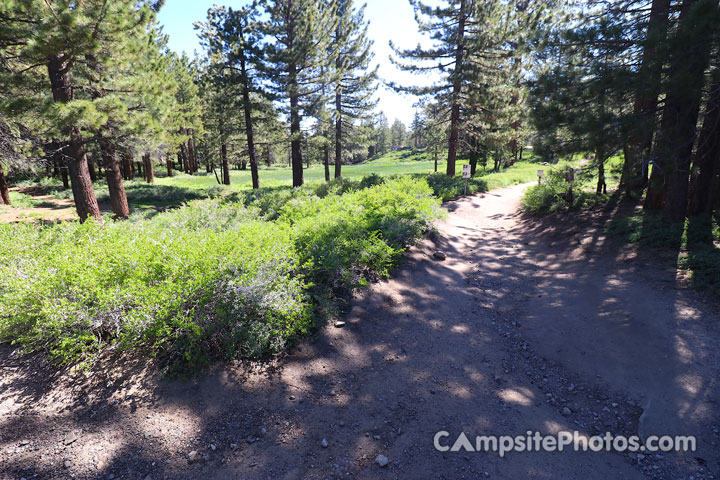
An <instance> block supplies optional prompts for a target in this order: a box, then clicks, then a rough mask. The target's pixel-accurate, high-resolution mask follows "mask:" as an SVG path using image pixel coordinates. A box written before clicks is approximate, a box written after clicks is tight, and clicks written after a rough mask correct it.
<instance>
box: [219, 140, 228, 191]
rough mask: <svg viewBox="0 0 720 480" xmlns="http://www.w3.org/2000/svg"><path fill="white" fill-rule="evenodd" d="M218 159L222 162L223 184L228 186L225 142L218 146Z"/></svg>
mask: <svg viewBox="0 0 720 480" xmlns="http://www.w3.org/2000/svg"><path fill="white" fill-rule="evenodd" d="M220 159H221V161H222V177H223V178H222V180H223V184H225V185H230V164H229V163H228V158H227V145H226V144H225V142H223V143H222V145H220Z"/></svg>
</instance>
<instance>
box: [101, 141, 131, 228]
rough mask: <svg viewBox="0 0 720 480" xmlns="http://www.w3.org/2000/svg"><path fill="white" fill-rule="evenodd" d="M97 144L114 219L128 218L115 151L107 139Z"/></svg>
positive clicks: (128, 210) (126, 202)
mask: <svg viewBox="0 0 720 480" xmlns="http://www.w3.org/2000/svg"><path fill="white" fill-rule="evenodd" d="M99 144H100V154H101V155H102V158H103V163H104V164H105V179H106V180H107V185H108V191H109V193H110V203H111V204H112V209H113V212H114V213H115V218H127V217H129V216H130V206H129V205H128V200H127V194H126V193H125V186H124V185H123V178H122V172H121V171H120V161H119V159H118V153H117V149H116V148H115V145H114V144H113V142H112V141H110V140H109V139H107V138H103V139H101V140H100V142H99Z"/></svg>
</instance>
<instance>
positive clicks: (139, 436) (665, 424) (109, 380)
mask: <svg viewBox="0 0 720 480" xmlns="http://www.w3.org/2000/svg"><path fill="white" fill-rule="evenodd" d="M524 188H525V186H523V185H519V186H512V187H508V188H504V189H501V190H494V191H491V192H489V193H485V194H478V195H475V196H470V197H466V198H462V199H459V200H457V201H454V202H449V203H447V204H446V205H445V206H446V208H448V210H449V211H450V215H449V217H448V219H447V220H446V221H443V222H439V223H438V224H437V234H436V235H433V238H432V239H426V240H424V241H422V242H420V243H419V244H418V245H417V246H415V247H413V248H411V249H410V250H409V252H408V253H407V255H406V257H407V260H406V262H405V263H404V265H403V266H401V267H400V268H399V269H398V271H397V272H396V273H395V275H393V277H392V278H391V279H390V280H388V281H383V282H379V283H375V284H373V285H371V286H370V287H369V288H368V289H366V290H365V291H363V292H362V293H360V294H359V295H358V296H357V297H356V298H355V299H354V300H353V302H352V308H351V310H350V311H349V313H347V314H346V315H345V316H344V317H343V319H342V320H343V321H344V322H345V323H344V324H336V325H328V326H327V327H326V328H324V329H322V330H321V331H319V332H318V333H317V334H316V335H314V336H313V337H312V338H310V339H308V340H306V341H304V342H302V343H301V344H299V345H298V346H297V347H296V348H295V349H293V351H292V352H291V353H290V354H288V355H287V356H286V357H284V358H280V359H277V360H275V361H274V362H270V363H262V364H258V363H253V364H237V365H230V366H228V365H222V366H216V367H214V368H212V369H210V370H209V371H206V372H204V373H203V374H202V375H201V376H199V377H198V378H195V379H187V380H170V379H167V378H164V377H162V376H161V374H160V373H159V372H158V370H157V369H156V368H155V366H154V365H152V364H149V363H148V362H147V361H145V360H140V359H137V358H136V357H133V356H132V355H131V354H130V353H128V352H125V353H120V352H113V351H109V352H106V353H105V354H104V356H103V357H102V358H101V359H100V360H99V361H98V362H97V363H96V365H95V366H94V367H93V368H92V369H91V370H90V372H88V373H87V374H83V373H82V372H75V373H71V372H56V371H55V370H54V369H53V368H52V367H51V366H49V365H46V364H44V363H43V361H42V359H41V357H31V358H27V357H16V356H14V355H12V353H11V349H10V347H8V346H0V478H2V479H5V478H22V477H24V478H28V479H29V478H33V476H36V477H38V478H58V479H59V478H78V479H84V478H116V479H117V478H128V479H134V478H137V479H160V478H169V479H176V478H187V479H192V478H220V479H224V478H228V479H230V478H248V479H256V478H257V479H266V478H267V479H301V478H303V479H321V478H332V477H335V478H353V479H376V478H399V479H409V478H412V479H424V478H444V479H451V478H452V479H455V478H475V479H476V478H508V479H517V478H538V479H545V478H580V477H583V478H598V479H605V478H648V477H649V478H659V479H660V478H663V479H664V478H676V479H679V478H682V479H691V478H694V479H696V480H700V479H712V478H720V464H719V463H718V461H719V460H720V458H719V457H720V453H719V449H718V444H719V443H720V434H719V430H718V429H719V427H720V418H719V416H718V409H720V402H719V401H720V392H719V391H718V380H719V379H720V353H719V352H718V349H717V345H718V340H719V339H720V330H719V326H718V323H717V319H718V318H720V313H719V312H720V309H719V308H718V305H717V304H716V303H715V302H714V301H712V300H710V299H709V298H708V297H707V296H706V295H705V294H704V293H703V292H698V291H695V290H691V289H688V288H686V285H685V283H684V281H683V279H682V278H678V275H677V273H676V268H675V262H676V258H672V257H670V256H659V254H658V253H656V252H653V251H643V250H638V249H637V248H636V247H634V246H626V245H621V244H619V243H615V242H614V241H613V240H612V239H610V238H607V237H606V236H605V234H604V232H605V229H604V225H605V223H606V221H607V217H608V216H612V215H613V211H612V210H606V211H603V212H600V211H595V212H591V213H582V214H572V215H566V216H562V217H553V216H549V217H544V218H532V217H527V216H525V215H523V214H522V213H520V211H519V202H520V197H521V194H522V191H523V189H524ZM438 250H439V251H442V252H444V253H445V254H446V256H447V258H446V259H444V260H440V259H437V258H435V257H434V256H433V254H434V253H435V252H436V251H438ZM440 430H446V431H448V432H450V434H451V436H450V438H448V439H446V441H449V442H452V441H453V440H454V438H455V437H456V435H457V434H459V433H460V432H461V431H464V432H466V434H467V435H468V437H470V438H471V439H474V437H475V436H476V435H512V436H515V435H525V433H526V432H527V431H539V432H541V433H544V434H554V433H556V432H557V431H559V430H579V431H580V432H583V433H585V434H588V435H594V434H598V433H601V432H602V433H604V432H605V431H611V432H613V433H615V434H626V435H635V434H639V435H641V436H643V437H646V436H648V435H652V434H660V435H665V434H667V435H675V434H686V435H695V436H697V439H698V451H697V452H691V453H667V454H658V455H656V454H649V453H645V454H626V453H622V454H621V453H612V452H600V453H591V452H585V453H583V452H572V451H565V452H563V453H557V452H555V453H547V452H523V453H519V452H510V453H508V454H507V455H506V456H505V457H502V458H501V457H500V456H498V455H497V454H495V453H474V452H464V451H461V452H457V453H454V452H439V451H437V450H436V449H435V448H434V447H433V437H434V435H435V433H436V432H438V431H440ZM378 455H383V456H385V457H387V459H388V460H389V463H388V464H387V465H386V466H384V467H381V466H380V465H378V463H376V458H377V456H378Z"/></svg>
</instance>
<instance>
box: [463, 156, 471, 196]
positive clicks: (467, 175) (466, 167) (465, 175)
mask: <svg viewBox="0 0 720 480" xmlns="http://www.w3.org/2000/svg"><path fill="white" fill-rule="evenodd" d="M462 177H463V178H464V179H465V195H467V184H468V178H470V165H468V164H467V163H466V164H465V165H463V174H462Z"/></svg>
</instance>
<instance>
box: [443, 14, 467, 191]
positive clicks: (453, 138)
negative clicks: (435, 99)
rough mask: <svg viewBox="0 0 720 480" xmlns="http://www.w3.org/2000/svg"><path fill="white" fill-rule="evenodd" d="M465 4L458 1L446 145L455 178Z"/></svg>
mask: <svg viewBox="0 0 720 480" xmlns="http://www.w3.org/2000/svg"><path fill="white" fill-rule="evenodd" d="M465 3H466V0H461V1H460V12H459V15H460V21H459V23H458V38H457V45H456V46H455V49H456V50H455V71H454V72H453V77H454V78H453V89H452V106H451V108H450V140H449V145H448V158H447V174H448V176H450V177H454V176H455V160H456V159H457V152H458V146H459V145H458V143H459V140H460V93H461V90H462V69H463V62H464V61H465V58H464V56H465Z"/></svg>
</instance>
